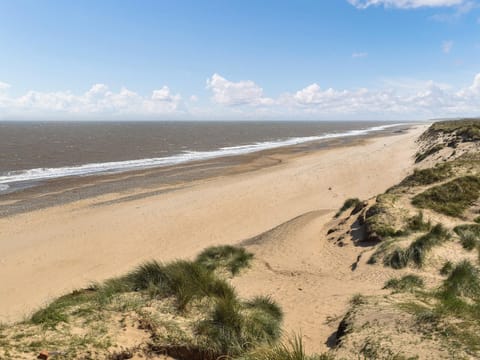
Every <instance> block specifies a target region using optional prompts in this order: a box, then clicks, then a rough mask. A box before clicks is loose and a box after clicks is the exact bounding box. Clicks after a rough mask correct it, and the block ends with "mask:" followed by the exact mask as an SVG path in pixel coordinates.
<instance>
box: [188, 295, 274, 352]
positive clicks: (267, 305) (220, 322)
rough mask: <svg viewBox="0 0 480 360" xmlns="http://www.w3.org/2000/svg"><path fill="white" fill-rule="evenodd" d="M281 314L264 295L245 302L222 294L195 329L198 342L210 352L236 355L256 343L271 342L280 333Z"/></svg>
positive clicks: (254, 345)
mask: <svg viewBox="0 0 480 360" xmlns="http://www.w3.org/2000/svg"><path fill="white" fill-rule="evenodd" d="M282 318H283V314H282V312H281V310H280V309H279V308H278V306H277V305H276V304H275V303H274V302H273V301H271V300H270V299H268V298H255V299H254V300H252V301H250V302H246V303H242V302H240V301H238V299H237V298H235V297H222V298H217V299H216V300H215V304H214V307H213V309H212V310H211V312H210V314H209V315H208V316H207V318H206V319H204V320H201V321H200V322H199V323H198V324H197V326H196V329H195V332H196V333H197V334H198V336H199V337H200V340H199V346H200V347H201V348H202V349H205V351H208V352H211V354H213V355H216V356H218V355H227V356H238V355H241V354H243V353H245V352H246V351H249V350H251V349H253V348H255V347H256V346H258V345H259V344H272V343H274V342H275V341H276V340H278V338H279V337H280V335H281V321H282Z"/></svg>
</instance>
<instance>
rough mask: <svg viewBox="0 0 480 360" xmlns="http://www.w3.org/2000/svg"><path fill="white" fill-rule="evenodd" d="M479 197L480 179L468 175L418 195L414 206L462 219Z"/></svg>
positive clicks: (414, 200) (413, 200) (414, 199)
mask: <svg viewBox="0 0 480 360" xmlns="http://www.w3.org/2000/svg"><path fill="white" fill-rule="evenodd" d="M479 195H480V178H479V177H477V176H472V175H468V176H463V177H460V178H457V179H455V180H452V181H450V182H448V183H446V184H442V185H438V186H435V187H433V188H430V189H428V190H426V191H424V192H423V193H421V194H418V195H416V196H415V197H414V198H413V199H412V204H413V205H415V206H417V207H419V208H424V209H425V208H428V209H432V210H434V211H436V212H439V213H441V214H445V215H449V216H454V217H461V216H462V214H463V212H464V211H465V210H466V209H468V208H469V207H470V206H472V205H473V204H474V203H475V201H477V199H478V197H479Z"/></svg>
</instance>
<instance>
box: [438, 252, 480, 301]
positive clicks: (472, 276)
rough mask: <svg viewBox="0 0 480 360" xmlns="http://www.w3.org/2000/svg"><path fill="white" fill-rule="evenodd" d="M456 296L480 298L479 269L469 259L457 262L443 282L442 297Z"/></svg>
mask: <svg viewBox="0 0 480 360" xmlns="http://www.w3.org/2000/svg"><path fill="white" fill-rule="evenodd" d="M454 297H468V298H471V299H475V300H479V299H480V277H479V271H478V269H477V268H476V267H475V266H473V265H472V264H471V263H470V262H469V261H466V260H465V261H462V262H460V263H459V264H457V265H456V266H455V268H454V269H453V270H452V272H451V273H450V275H449V276H448V278H447V279H446V280H445V281H444V283H443V289H442V298H443V299H449V298H454Z"/></svg>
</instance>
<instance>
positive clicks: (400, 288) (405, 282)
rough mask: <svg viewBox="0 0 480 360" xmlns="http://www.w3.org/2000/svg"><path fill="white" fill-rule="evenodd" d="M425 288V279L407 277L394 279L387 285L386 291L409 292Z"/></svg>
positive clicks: (414, 276) (413, 276)
mask: <svg viewBox="0 0 480 360" xmlns="http://www.w3.org/2000/svg"><path fill="white" fill-rule="evenodd" d="M424 286H425V283H424V282H423V279H422V278H421V277H419V276H417V275H405V276H403V277H401V278H399V279H398V278H393V279H390V280H388V281H387V282H386V283H385V286H384V289H392V290H393V291H395V292H407V291H413V290H417V289H421V288H423V287H424Z"/></svg>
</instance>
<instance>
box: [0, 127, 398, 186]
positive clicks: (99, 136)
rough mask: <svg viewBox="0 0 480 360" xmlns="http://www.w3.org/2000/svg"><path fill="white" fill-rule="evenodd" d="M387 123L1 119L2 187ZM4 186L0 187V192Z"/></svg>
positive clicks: (255, 148) (255, 147)
mask: <svg viewBox="0 0 480 360" xmlns="http://www.w3.org/2000/svg"><path fill="white" fill-rule="evenodd" d="M390 125H392V123H388V122H298V121H291V122H208V121H204V122H116V123H112V122H0V186H1V185H2V184H3V187H4V189H5V187H6V186H8V184H9V183H15V182H21V181H29V180H42V179H45V178H55V177H62V176H72V175H83V174H95V173H102V172H109V171H121V170H123V169H124V170H129V169H138V168H142V167H154V166H162V165H171V164H175V163H182V162H187V161H191V160H201V159H205V158H213V157H219V156H224V155H237V154H242V153H249V152H253V151H258V150H263V149H268V148H275V147H279V146H284V145H291V144H296V143H301V142H304V141H309V140H318V139H322V138H323V137H326V138H329V137H331V136H332V137H337V136H344V135H345V136H350V135H358V134H363V133H368V132H369V131H371V129H372V128H373V131H375V129H378V128H379V127H380V128H383V127H384V126H387V127H388V126H390ZM0 190H1V189H0Z"/></svg>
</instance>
